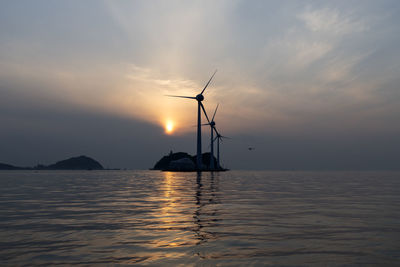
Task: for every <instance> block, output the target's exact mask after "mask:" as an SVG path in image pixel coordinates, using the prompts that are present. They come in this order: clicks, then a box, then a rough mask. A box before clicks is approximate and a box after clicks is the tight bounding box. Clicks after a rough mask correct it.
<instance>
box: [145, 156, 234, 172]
mask: <svg viewBox="0 0 400 267" xmlns="http://www.w3.org/2000/svg"><path fill="white" fill-rule="evenodd" d="M202 160H203V166H202V168H201V170H199V169H197V168H196V156H191V155H189V154H188V153H186V152H176V153H173V152H172V151H170V153H169V154H168V155H166V156H163V157H162V158H161V159H160V160H159V161H157V163H156V164H155V165H154V167H153V168H151V170H161V171H182V172H193V171H227V169H224V168H222V167H221V166H219V167H217V166H218V164H217V159H216V158H215V157H213V160H214V166H216V167H215V168H214V169H211V168H210V162H211V154H210V153H209V152H207V153H203V154H202Z"/></svg>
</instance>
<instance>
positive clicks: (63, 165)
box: [0, 156, 104, 170]
mask: <svg viewBox="0 0 400 267" xmlns="http://www.w3.org/2000/svg"><path fill="white" fill-rule="evenodd" d="M0 170H104V168H103V166H102V165H101V164H100V163H99V162H98V161H96V160H94V159H92V158H89V157H87V156H79V157H72V158H69V159H66V160H61V161H57V162H56V163H54V164H50V165H47V166H46V165H42V164H38V165H36V166H35V167H17V166H13V165H10V164H4V163H0Z"/></svg>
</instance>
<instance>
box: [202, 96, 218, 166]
mask: <svg viewBox="0 0 400 267" xmlns="http://www.w3.org/2000/svg"><path fill="white" fill-rule="evenodd" d="M218 106H219V104H218V105H217V107H216V108H215V111H214V115H213V116H212V119H211V121H210V122H209V123H206V124H203V125H210V128H211V135H210V139H211V140H210V146H211V155H210V169H211V170H214V169H215V166H214V131H215V132H217V130H216V129H215V121H214V118H215V114H216V113H217V110H218Z"/></svg>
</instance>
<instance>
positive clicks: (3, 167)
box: [0, 163, 24, 170]
mask: <svg viewBox="0 0 400 267" xmlns="http://www.w3.org/2000/svg"><path fill="white" fill-rule="evenodd" d="M22 169H24V168H21V167H16V166H13V165H10V164H5V163H0V170H22Z"/></svg>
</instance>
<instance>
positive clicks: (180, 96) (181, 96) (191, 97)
mask: <svg viewBox="0 0 400 267" xmlns="http://www.w3.org/2000/svg"><path fill="white" fill-rule="evenodd" d="M165 96H169V97H179V98H190V99H196V97H193V96H183V95H165Z"/></svg>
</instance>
